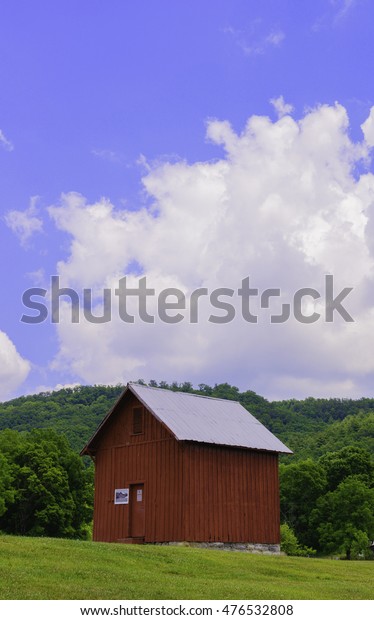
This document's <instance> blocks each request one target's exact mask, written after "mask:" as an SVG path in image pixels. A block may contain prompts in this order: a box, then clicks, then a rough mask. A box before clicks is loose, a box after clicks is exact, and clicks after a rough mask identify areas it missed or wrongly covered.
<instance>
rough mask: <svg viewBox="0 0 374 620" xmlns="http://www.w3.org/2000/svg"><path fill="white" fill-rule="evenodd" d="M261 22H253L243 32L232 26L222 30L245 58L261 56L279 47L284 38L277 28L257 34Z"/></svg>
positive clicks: (283, 34) (258, 20)
mask: <svg viewBox="0 0 374 620" xmlns="http://www.w3.org/2000/svg"><path fill="white" fill-rule="evenodd" d="M261 23H262V22H261V20H260V19H257V20H254V21H253V22H251V23H250V24H249V26H248V27H247V28H246V29H245V30H237V29H236V28H233V27H232V26H228V27H227V28H225V29H224V32H225V33H226V34H229V35H230V36H231V37H232V38H233V40H234V41H235V43H236V44H237V45H238V47H240V49H241V50H242V51H243V52H244V54H245V55H246V56H262V55H263V54H265V53H266V52H267V51H268V50H270V49H272V48H274V47H279V46H280V45H281V44H282V43H283V41H284V39H285V38H286V35H285V33H284V32H283V31H282V30H280V29H279V28H273V29H272V30H270V32H267V33H266V34H262V33H260V32H259V30H260V26H261Z"/></svg>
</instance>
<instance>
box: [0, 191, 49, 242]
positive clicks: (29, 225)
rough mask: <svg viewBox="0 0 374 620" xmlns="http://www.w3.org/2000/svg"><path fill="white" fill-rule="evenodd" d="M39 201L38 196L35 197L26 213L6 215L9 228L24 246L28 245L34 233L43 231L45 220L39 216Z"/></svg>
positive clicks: (15, 212) (11, 212) (16, 212)
mask: <svg viewBox="0 0 374 620" xmlns="http://www.w3.org/2000/svg"><path fill="white" fill-rule="evenodd" d="M37 201H38V196H34V197H33V198H32V199H31V201H30V206H29V208H28V209H26V210H25V211H16V210H13V211H8V213H7V214H6V215H5V222H6V224H7V226H9V228H10V229H11V230H12V231H13V232H14V233H15V234H16V235H17V237H18V238H19V239H20V241H21V244H22V245H26V244H27V242H28V241H29V240H30V238H31V237H32V235H33V234H34V233H36V232H42V230H43V220H42V219H41V218H40V217H38V216H37V212H38V210H37V206H36V205H37Z"/></svg>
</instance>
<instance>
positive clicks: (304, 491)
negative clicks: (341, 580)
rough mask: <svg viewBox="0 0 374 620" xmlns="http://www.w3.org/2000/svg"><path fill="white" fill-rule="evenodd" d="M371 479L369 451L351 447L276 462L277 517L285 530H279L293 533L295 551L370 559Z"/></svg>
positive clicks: (373, 534)
mask: <svg viewBox="0 0 374 620" xmlns="http://www.w3.org/2000/svg"><path fill="white" fill-rule="evenodd" d="M373 479H374V462H373V459H372V457H371V455H370V454H369V452H367V451H366V450H364V449H362V448H358V447H354V446H348V447H346V448H342V449H341V450H338V451H336V452H327V453H326V454H325V455H324V456H322V457H320V458H319V459H318V460H315V461H313V460H312V459H307V460H305V461H299V462H297V463H290V464H288V465H285V464H281V466H280V492H281V520H282V522H283V523H284V524H286V525H287V526H288V528H289V529H288V531H287V530H285V529H283V532H282V533H285V534H286V536H287V535H288V536H290V534H292V533H293V534H294V535H295V537H296V538H295V541H294V543H296V544H294V549H293V552H294V554H295V555H312V554H314V553H315V550H317V551H320V552H322V553H327V554H330V553H343V554H345V557H346V558H347V559H351V558H359V557H362V558H367V559H373V554H372V552H371V550H370V544H371V543H372V541H373V539H374V482H373ZM287 550H288V549H287V548H286V551H287Z"/></svg>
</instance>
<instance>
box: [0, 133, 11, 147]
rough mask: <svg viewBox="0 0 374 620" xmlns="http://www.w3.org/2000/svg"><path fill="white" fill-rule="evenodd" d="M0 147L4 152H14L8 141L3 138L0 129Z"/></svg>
mask: <svg viewBox="0 0 374 620" xmlns="http://www.w3.org/2000/svg"><path fill="white" fill-rule="evenodd" d="M0 146H2V147H3V148H4V149H5V150H6V151H13V150H14V146H13V144H12V143H11V142H10V140H8V139H7V138H6V137H5V135H4V133H3V132H2V131H1V129H0Z"/></svg>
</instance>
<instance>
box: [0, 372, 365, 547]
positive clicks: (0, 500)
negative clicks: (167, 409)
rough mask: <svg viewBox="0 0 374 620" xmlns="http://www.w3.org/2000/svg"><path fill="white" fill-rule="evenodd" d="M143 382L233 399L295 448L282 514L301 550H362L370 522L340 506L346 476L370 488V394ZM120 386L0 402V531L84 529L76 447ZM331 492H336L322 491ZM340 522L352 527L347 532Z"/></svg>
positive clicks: (286, 472)
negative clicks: (272, 393) (294, 396)
mask: <svg viewBox="0 0 374 620" xmlns="http://www.w3.org/2000/svg"><path fill="white" fill-rule="evenodd" d="M140 381H141V382H142V383H143V384H145V382H144V381H143V380H140ZM149 385H150V386H152V387H160V388H163V389H171V390H174V391H181V392H182V391H184V392H190V393H195V394H202V395H204V396H212V397H215V398H225V399H230V400H238V401H239V402H240V403H241V404H242V405H243V406H244V407H245V408H246V409H247V410H248V411H250V412H251V413H252V414H253V415H254V416H255V417H257V418H258V419H259V420H260V421H261V422H262V423H263V424H265V426H266V427H267V428H269V430H270V431H272V432H273V433H275V434H276V435H277V436H278V437H279V438H280V439H281V440H282V441H283V442H284V443H285V444H286V445H288V446H289V447H290V448H291V449H292V450H293V451H294V455H293V456H291V457H290V456H287V455H284V456H281V466H280V482H281V515H282V520H283V521H285V522H286V523H287V524H288V525H289V527H290V528H292V530H293V532H294V535H295V536H296V538H297V541H300V543H298V544H299V546H300V547H303V546H306V547H314V548H316V549H317V550H318V551H319V552H324V553H330V552H334V553H335V552H337V551H338V550H339V549H341V548H342V546H344V545H345V546H346V549H345V552H346V551H347V549H348V548H349V549H350V551H349V553H350V555H351V557H356V556H357V557H361V556H362V555H363V554H364V555H365V553H366V551H365V550H364V547H365V545H366V542H367V539H368V537H369V536H370V535H372V534H371V529H370V527H371V526H370V523H369V521H365V525H363V521H362V519H361V520H360V523H359V522H358V521H357V520H356V521H355V523H354V524H352V522H351V521H349V518H348V516H343V512H340V513H339V508H338V506H339V501H340V500H342V494H343V491H342V489H341V484H342V483H345V482H346V481H347V480H349V479H350V478H352V476H353V477H354V478H355V480H356V482H357V483H358V482H360V483H361V484H362V485H363V487H365V489H366V491H367V490H369V489H372V488H373V486H374V481H373V476H374V467H373V460H372V458H373V455H374V399H369V398H363V399H360V400H352V399H337V398H335V399H315V398H307V399H305V400H302V401H297V400H287V401H281V402H269V401H267V400H266V399H265V398H263V397H262V396H260V395H258V394H256V393H255V392H253V391H252V390H247V391H245V392H240V391H239V389H238V388H237V387H235V386H232V385H230V384H229V383H220V384H216V385H214V386H209V385H207V384H205V383H201V384H199V386H198V389H195V388H194V387H193V385H192V384H191V383H190V382H188V381H185V382H183V383H177V382H176V381H174V382H172V383H171V384H169V383H167V382H166V381H161V382H157V381H155V380H154V379H153V380H151V381H150V382H149ZM122 390H123V386H122V385H117V386H114V387H113V386H112V387H110V386H97V385H96V386H81V387H76V388H72V389H63V390H60V391H58V392H52V393H50V392H46V393H42V394H37V395H33V396H27V397H21V398H17V399H14V400H12V401H9V402H7V403H0V529H1V528H2V529H3V530H5V531H12V532H20V533H32V534H38V533H43V535H46V534H49V535H53V536H57V535H58V536H79V537H81V538H84V537H87V536H89V535H90V534H89V530H90V520H91V517H92V493H93V468H92V465H90V466H89V465H88V460H87V461H86V462H85V466H84V467H83V466H82V459H80V458H79V456H78V454H77V453H78V452H79V451H80V450H81V449H82V447H83V446H84V445H85V443H86V442H87V440H88V439H89V438H90V436H91V435H92V434H93V433H94V431H95V430H96V428H97V427H98V425H99V423H100V422H101V421H102V419H103V418H104V416H105V415H106V414H107V412H108V411H109V409H110V408H111V407H112V406H113V404H114V402H115V401H116V399H117V398H118V396H119V395H120V393H121V392H122ZM2 429H12V430H3V432H1V431H2ZM34 429H44V430H39V431H36V430H34ZM47 429H54V431H56V432H57V433H58V435H57V434H56V433H55V434H54V435H53V434H52V435H53V437H54V438H53V439H52V435H49V433H50V431H49V430H47ZM15 431H18V432H17V433H16V432H15ZM38 433H45V435H44V436H42V435H40V434H38ZM61 435H63V437H62V436H61ZM57 437H59V439H57ZM66 440H67V441H68V442H69V444H70V448H72V449H73V450H74V451H75V452H72V451H71V450H70V448H69V446H68V444H67V441H66ZM69 450H70V451H69ZM363 487H362V488H363ZM56 489H57V490H56ZM343 489H344V486H343ZM366 491H365V492H364V491H362V492H363V493H364V495H365V493H366ZM335 492H337V495H336V496H335V495H334V496H333V497H331V496H330V495H329V494H331V493H333V494H334V493H335ZM356 495H357V494H355V493H352V496H351V497H350V496H349V494H346V495H345V496H344V498H345V499H344V501H345V502H346V503H347V505H348V508H347V511H346V512H344V515H349V513H350V512H353V513H355V511H356V512H357V510H358V508H357V507H355V501H356V500H355V498H356ZM336 497H338V499H336ZM365 497H366V495H365ZM338 500H339V501H338ZM365 502H366V500H365ZM369 504H370V502H369ZM335 505H336V510H335V509H333V507H334V506H335ZM365 505H366V504H365ZM330 510H331V511H332V513H331V514H334V515H335V516H334V518H333V517H332V516H331V517H330V516H329V511H330ZM334 510H335V512H334ZM312 515H313V517H312ZM343 521H344V523H345V522H347V523H348V524H349V523H351V526H348V525H347V528H346V529H344V528H345V525H344V523H343ZM349 528H350V529H349ZM339 532H340V533H339ZM342 532H343V534H342ZM347 540H348V543H347ZM347 544H348V546H347Z"/></svg>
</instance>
